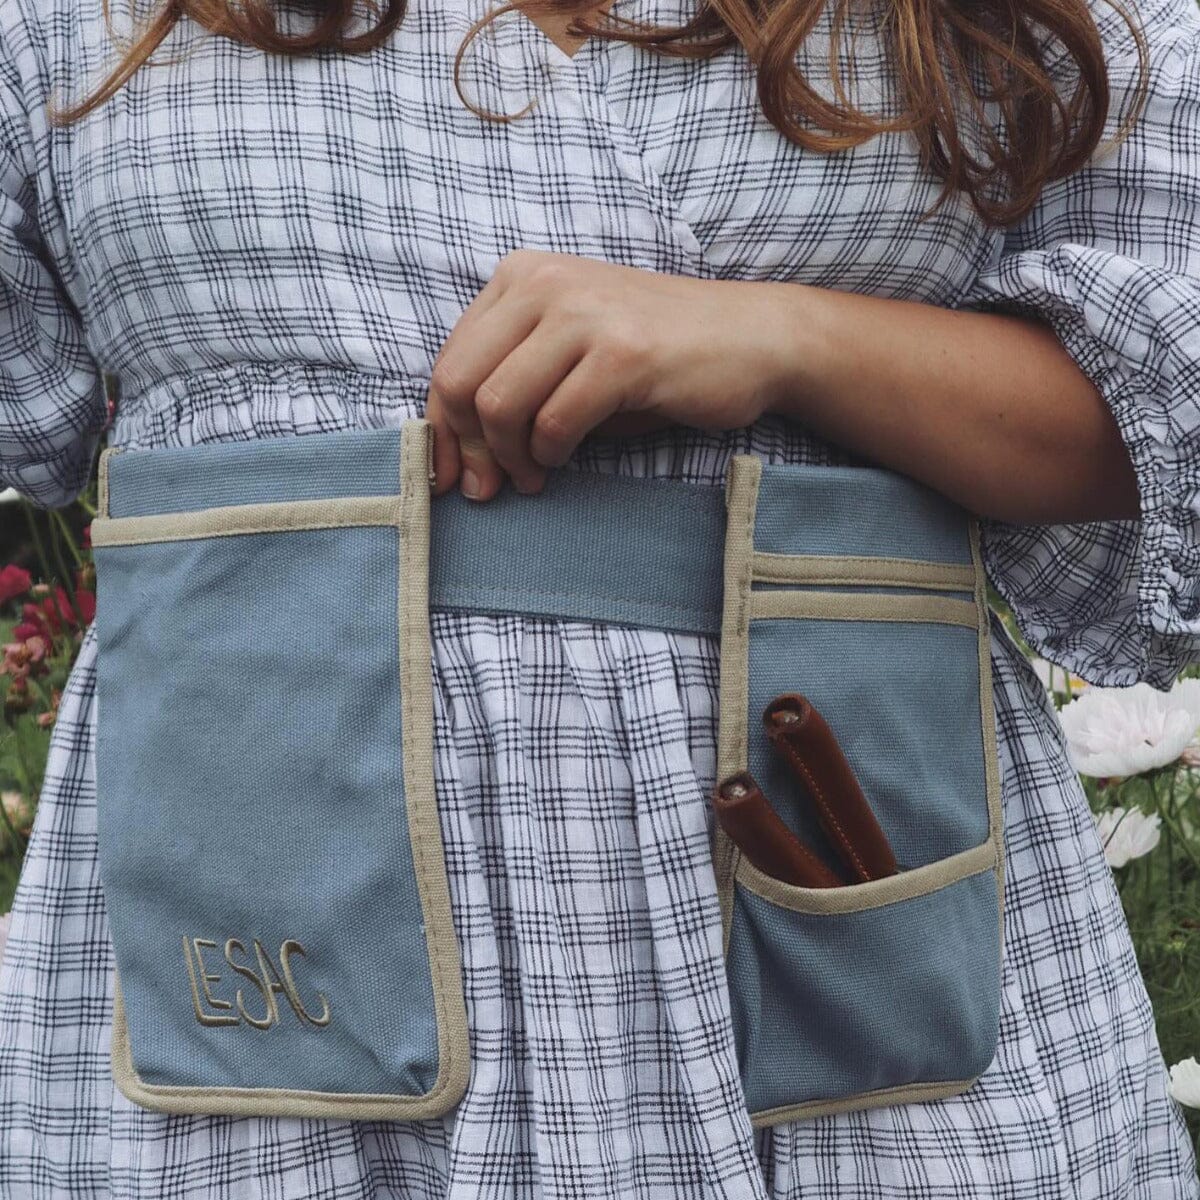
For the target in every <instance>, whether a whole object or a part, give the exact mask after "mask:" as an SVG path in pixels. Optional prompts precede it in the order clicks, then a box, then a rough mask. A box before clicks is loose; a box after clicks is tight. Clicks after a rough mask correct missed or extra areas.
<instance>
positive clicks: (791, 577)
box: [750, 550, 975, 592]
mask: <svg viewBox="0 0 1200 1200" xmlns="http://www.w3.org/2000/svg"><path fill="white" fill-rule="evenodd" d="M750 569H751V572H752V574H753V577H754V579H755V580H757V581H759V582H761V583H808V584H824V585H826V586H829V587H836V586H839V585H846V586H850V585H856V584H857V585H862V586H870V585H874V586H876V587H922V588H929V589H930V590H933V591H951V592H972V591H974V589H975V568H974V566H972V565H965V564H962V563H940V562H925V561H924V560H922V559H919V558H865V557H854V556H850V555H847V556H844V557H843V556H842V555H840V554H771V553H768V552H766V551H763V550H758V551H755V553H754V556H753V557H752V558H751V560H750Z"/></svg>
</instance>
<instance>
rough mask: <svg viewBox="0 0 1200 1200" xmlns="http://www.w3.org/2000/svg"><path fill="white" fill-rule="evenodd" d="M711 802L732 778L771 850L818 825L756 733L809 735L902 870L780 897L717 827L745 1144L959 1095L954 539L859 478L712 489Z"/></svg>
mask: <svg viewBox="0 0 1200 1200" xmlns="http://www.w3.org/2000/svg"><path fill="white" fill-rule="evenodd" d="M726 495H727V509H728V523H727V539H726V550H725V593H724V618H723V626H722V633H721V695H720V732H719V742H720V744H719V751H718V778H719V780H726V779H728V778H729V777H730V776H732V775H734V774H736V773H738V772H746V771H748V772H749V773H750V774H751V775H752V776H753V778H754V779H755V780H756V781H757V782H758V784H759V785H760V786H761V788H762V791H763V793H764V794H765V795H766V796H767V797H768V799H769V800H770V802H771V804H772V806H773V807H774V808H775V809H776V811H777V812H778V813H779V815H780V817H781V818H782V819H783V821H784V824H785V825H787V826H788V828H789V829H790V831H791V832H792V833H794V834H796V835H797V837H799V838H800V839H801V840H802V841H803V842H805V843H806V844H808V845H809V846H812V847H816V848H820V847H821V846H822V830H821V828H820V826H819V823H818V822H817V821H816V820H815V819H814V817H813V816H812V815H811V814H810V813H809V812H808V810H807V808H806V807H805V805H804V804H803V803H802V800H803V797H802V796H801V795H800V794H799V793H798V790H797V784H796V780H795V779H794V778H793V777H792V775H791V774H790V773H789V770H788V767H787V764H786V763H785V762H784V761H782V760H781V758H780V756H779V755H778V754H777V753H776V752H775V751H774V750H773V748H772V746H771V745H770V742H769V739H768V737H767V735H766V733H765V732H764V730H763V726H762V720H761V718H762V714H763V712H764V710H765V709H766V707H767V705H768V704H770V703H771V701H772V700H773V699H774V698H775V697H777V696H780V695H783V694H787V693H800V694H802V695H803V696H804V697H806V698H807V699H808V700H809V701H810V702H811V704H812V705H813V706H814V707H815V708H816V709H817V710H818V711H819V712H820V713H821V714H822V715H823V717H824V718H825V720H826V722H827V723H828V725H829V727H830V728H831V729H832V731H833V733H834V734H835V735H836V738H837V740H838V742H839V743H840V746H841V748H842V751H843V752H844V754H845V756H846V759H847V760H848V761H849V763H850V765H851V767H852V768H853V771H854V774H855V775H856V776H857V778H858V781H859V783H860V784H861V785H862V791H863V793H864V794H865V796H866V797H867V799H868V801H869V803H870V806H871V809H872V810H873V812H874V815H875V818H876V819H877V821H878V822H879V825H880V827H881V829H882V830H883V832H884V834H885V835H886V838H887V840H888V842H889V843H890V845H891V847H892V849H893V850H894V852H895V858H896V860H897V862H898V863H899V864H900V868H901V869H900V870H899V871H898V872H897V873H896V874H894V875H890V876H887V877H886V878H878V879H872V880H870V881H869V882H858V883H848V884H846V885H844V886H839V887H799V886H795V885H793V884H792V883H789V882H783V881H781V880H779V879H777V878H775V877H773V876H771V875H768V874H766V873H765V872H764V871H762V870H760V869H759V868H758V867H756V866H755V865H754V863H752V862H751V861H750V860H749V859H748V858H747V857H746V856H745V855H744V854H742V853H741V852H740V851H739V849H738V847H737V846H736V845H735V844H734V843H733V841H732V840H731V839H730V838H729V836H728V835H727V834H726V833H725V831H724V830H723V829H722V828H720V827H719V826H718V827H717V829H716V844H715V847H714V863H715V867H716V874H717V885H718V892H719V895H720V898H721V906H722V915H723V919H724V936H725V949H726V966H727V972H728V977H729V986H730V994H731V1004H732V1013H733V1022H734V1035H735V1041H736V1045H737V1053H738V1061H739V1066H740V1069H741V1074H742V1082H743V1087H744V1090H745V1095H746V1102H747V1106H748V1108H749V1110H750V1113H751V1117H752V1121H753V1123H754V1124H755V1125H756V1126H761V1125H770V1124H776V1123H778V1122H780V1121H786V1120H794V1119H798V1118H802V1117H806V1116H815V1115H819V1114H822V1113H829V1112H836V1111H842V1110H845V1109H853V1108H866V1107H871V1106H874V1105H879V1104H894V1103H905V1102H910V1101H915V1100H922V1099H935V1098H938V1097H941V1096H947V1095H951V1094H954V1093H955V1092H960V1091H963V1090H965V1089H966V1088H967V1087H969V1086H970V1084H971V1083H972V1082H973V1081H974V1080H975V1079H976V1078H977V1077H978V1076H979V1075H980V1074H981V1073H982V1072H983V1071H984V1070H985V1069H986V1067H987V1066H988V1064H989V1063H990V1062H991V1060H992V1058H993V1057H994V1054H995V1049H996V1044H997V1038H998V1032H999V994H1000V962H1001V953H1002V944H1001V943H1002V924H1001V915H1002V905H1003V855H1002V814H1001V801H1000V778H999V762H998V757H997V749H996V730H995V717H994V711H993V703H992V690H991V688H992V684H991V673H990V645H989V630H990V626H989V616H988V608H987V601H986V587H985V578H984V573H983V567H982V563H981V560H980V555H979V545H978V530H977V525H976V523H975V521H974V520H973V519H972V518H971V517H970V516H969V515H968V514H967V513H965V512H964V511H962V510H960V509H958V508H957V507H956V506H954V505H952V504H950V503H949V502H947V501H945V500H944V499H943V498H941V497H939V496H937V495H936V494H935V493H933V492H931V491H929V490H928V489H926V488H923V487H921V486H920V485H918V484H916V483H914V482H913V481H911V480H908V479H906V478H904V477H902V476H899V475H896V474H893V473H891V472H887V471H882V470H875V469H869V468H849V467H846V468H842V467H837V468H829V467H821V468H805V467H786V466H763V464H762V463H761V462H760V461H759V460H758V459H756V458H753V457H748V456H738V457H736V458H735V459H734V460H733V461H732V464H731V468H730V474H729V479H728V487H727V493H726Z"/></svg>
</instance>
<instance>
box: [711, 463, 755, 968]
mask: <svg viewBox="0 0 1200 1200" xmlns="http://www.w3.org/2000/svg"><path fill="white" fill-rule="evenodd" d="M761 478H762V460H761V459H759V458H757V457H756V456H754V455H752V454H735V455H734V456H733V457H732V458H731V459H730V461H729V468H728V475H727V477H726V483H725V508H726V522H725V556H724V565H725V579H724V593H723V599H722V605H723V611H722V614H721V652H720V676H719V683H718V721H717V779H718V780H721V779H724V778H725V777H726V776H728V775H732V774H733V773H734V772H735V771H744V770H745V769H746V763H747V753H748V751H747V744H748V743H747V738H748V730H747V722H748V720H749V708H750V699H749V697H750V678H749V676H750V611H749V609H750V601H751V591H750V561H751V557H752V555H753V553H754V517H755V513H756V512H757V509H758V485H759V480H760V479H761ZM715 828H716V834H715V842H714V846H713V869H714V872H715V874H716V879H717V899H718V900H719V901H720V905H721V944H722V948H723V951H727V950H728V948H729V933H730V929H731V927H732V925H733V879H734V872H735V870H736V868H737V863H738V860H740V859H741V857H742V855H741V852H740V851H739V850H738V848H737V846H736V845H735V843H734V842H733V840H732V838H730V837H729V836H728V835H727V834H726V833H725V831H724V830H723V829H722V828H721V826H720V825H719V824H718V825H717V826H716V827H715Z"/></svg>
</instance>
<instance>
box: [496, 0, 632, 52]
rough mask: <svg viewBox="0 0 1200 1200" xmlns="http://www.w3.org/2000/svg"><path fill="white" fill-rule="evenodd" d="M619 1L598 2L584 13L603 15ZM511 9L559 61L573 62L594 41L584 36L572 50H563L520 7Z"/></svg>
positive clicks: (590, 15) (591, 15) (592, 15)
mask: <svg viewBox="0 0 1200 1200" xmlns="http://www.w3.org/2000/svg"><path fill="white" fill-rule="evenodd" d="M619 2H620V0H608V2H607V3H606V4H598V5H597V6H596V7H595V8H594V9H592V10H591V11H590V12H589V13H587V14H586V15H587V16H589V17H595V16H603V15H604V14H605V13H606V12H607V11H609V10H610V9H611V8H612V7H613V6H614V4H616V3H619ZM513 11H514V12H515V13H516V14H517V17H518V19H519V20H521V21H523V22H524V23H525V24H526V25H527V26H529V28H530V29H532V30H533V32H534V34H535V35H536V36H537V37H538V38H539V39H540V40H541V41H542V42H543V43H544V44H545V48H546V52H547V53H548V54H552V55H554V57H556V58H557V59H559V61H560V62H564V63H571V64H575V63H576V60H577V59H578V57H579V55H581V54H582V53H583V52H584V51H585V50H586V49H587V48H588V47H589V46H591V45H592V43H594V42H595V41H596V39H595V38H592V37H586V38H584V39H583V40H582V41H581V42H580V43H579V44H578V45H577V46H576V47H575V49H574V50H572V51H569V52H568V51H566V50H564V49H563V48H562V47H561V46H560V45H559V44H558V43H557V42H556V41H555V40H554V39H553V38H552V37H551V36H550V34H548V33H547V32H546V31H545V30H544V29H543V28H542V27H541V26H540V25H539V24H538V23H537V22H536V21H535V20H534V19H533V18H532V17H530V16H528V15H527V14H526V13H524V12H522V11H521V10H520V9H514V10H513Z"/></svg>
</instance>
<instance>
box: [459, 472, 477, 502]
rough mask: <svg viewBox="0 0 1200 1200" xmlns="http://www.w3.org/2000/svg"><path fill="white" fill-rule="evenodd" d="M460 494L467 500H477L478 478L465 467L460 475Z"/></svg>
mask: <svg viewBox="0 0 1200 1200" xmlns="http://www.w3.org/2000/svg"><path fill="white" fill-rule="evenodd" d="M462 494H463V495H464V496H466V497H467V499H468V500H478V499H479V476H478V475H476V474H475V472H474V471H472V470H471V469H470V467H465V468H464V469H463V473H462Z"/></svg>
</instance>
